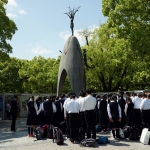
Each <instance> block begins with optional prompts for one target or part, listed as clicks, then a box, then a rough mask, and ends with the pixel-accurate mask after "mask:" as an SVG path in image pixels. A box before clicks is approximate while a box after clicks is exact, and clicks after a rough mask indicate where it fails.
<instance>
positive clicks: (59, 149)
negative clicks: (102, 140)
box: [0, 119, 150, 150]
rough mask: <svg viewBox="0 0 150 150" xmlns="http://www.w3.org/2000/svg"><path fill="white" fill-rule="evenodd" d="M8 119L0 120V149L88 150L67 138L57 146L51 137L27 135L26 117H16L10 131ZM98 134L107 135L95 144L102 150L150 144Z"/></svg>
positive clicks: (136, 149) (144, 148)
mask: <svg viewBox="0 0 150 150" xmlns="http://www.w3.org/2000/svg"><path fill="white" fill-rule="evenodd" d="M10 124H11V121H10V120H1V121H0V150H83V149H85V150H89V149H91V148H89V147H80V146H79V145H78V144H72V143H71V142H70V141H69V140H65V141H64V142H65V144H64V145H62V146H58V145H57V144H55V143H53V142H52V140H51V139H45V140H39V141H37V140H36V139H35V138H31V137H28V136H27V126H26V119H18V120H17V123H16V126H17V131H16V132H11V131H10ZM99 136H107V137H108V139H109V143H108V144H105V145H98V144H97V145H96V147H95V148H96V149H103V150H148V149H150V145H143V144H141V143H140V142H139V141H130V140H128V139H126V140H120V141H116V140H114V139H113V138H112V136H111V134H110V133H108V134H101V133H98V134H97V137H99Z"/></svg>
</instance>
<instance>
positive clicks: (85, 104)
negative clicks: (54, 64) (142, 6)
mask: <svg viewBox="0 0 150 150" xmlns="http://www.w3.org/2000/svg"><path fill="white" fill-rule="evenodd" d="M27 110H28V116H27V125H28V135H29V137H33V136H34V134H33V133H34V130H36V127H37V126H39V125H44V124H52V125H54V126H58V127H60V124H61V122H64V121H65V122H66V124H67V127H66V128H67V136H68V137H69V138H70V141H71V142H72V143H79V141H81V140H82V139H84V138H85V137H86V138H93V139H96V130H95V125H96V124H101V127H102V129H103V130H102V132H108V131H110V129H111V130H112V135H113V137H114V138H115V139H119V138H120V136H119V128H123V127H124V126H125V125H128V126H130V128H131V129H132V128H134V127H141V126H143V127H147V128H148V129H149V130H150V95H148V96H147V95H146V94H144V93H142V94H138V95H137V94H136V93H133V94H132V95H130V93H124V92H120V93H119V94H118V95H111V94H109V95H103V96H101V95H96V94H92V93H91V90H90V89H87V90H86V91H85V92H84V91H80V93H79V94H78V95H76V94H75V93H73V92H69V93H68V94H67V96H65V94H61V95H60V97H57V96H53V97H45V98H44V100H42V98H41V97H38V98H37V99H36V101H34V97H33V96H32V97H30V99H29V100H28V102H27ZM85 135H86V136H85Z"/></svg>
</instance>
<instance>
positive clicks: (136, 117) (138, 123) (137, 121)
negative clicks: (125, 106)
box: [134, 109, 142, 127]
mask: <svg viewBox="0 0 150 150" xmlns="http://www.w3.org/2000/svg"><path fill="white" fill-rule="evenodd" d="M134 115H135V120H136V124H137V126H138V127H140V126H141V123H142V120H141V117H140V116H141V110H140V109H134Z"/></svg>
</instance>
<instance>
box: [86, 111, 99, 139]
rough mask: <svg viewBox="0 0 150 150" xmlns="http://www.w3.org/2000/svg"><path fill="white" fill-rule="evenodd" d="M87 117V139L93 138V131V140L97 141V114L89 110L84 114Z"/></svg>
mask: <svg viewBox="0 0 150 150" xmlns="http://www.w3.org/2000/svg"><path fill="white" fill-rule="evenodd" d="M84 115H85V121H86V126H87V130H86V132H87V138H91V131H92V138H93V139H96V130H95V124H96V114H95V111H94V110H88V111H85V112H84Z"/></svg>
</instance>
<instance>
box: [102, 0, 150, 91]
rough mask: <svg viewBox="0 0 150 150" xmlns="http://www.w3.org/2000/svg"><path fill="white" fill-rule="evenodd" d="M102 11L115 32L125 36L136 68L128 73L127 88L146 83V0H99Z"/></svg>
mask: <svg viewBox="0 0 150 150" xmlns="http://www.w3.org/2000/svg"><path fill="white" fill-rule="evenodd" d="M102 5H103V14H104V15H105V16H107V17H108V21H107V23H108V27H109V28H113V29H114V30H115V36H116V37H118V38H123V39H125V40H128V45H129V46H130V49H131V55H132V60H133V62H134V63H136V68H134V69H133V70H132V77H130V79H131V80H130V83H131V84H130V89H145V88H148V87H150V85H149V81H150V77H149V73H150V72H149V70H150V67H149V63H150V60H149V55H150V15H149V14H150V1H149V0H103V2H102Z"/></svg>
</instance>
